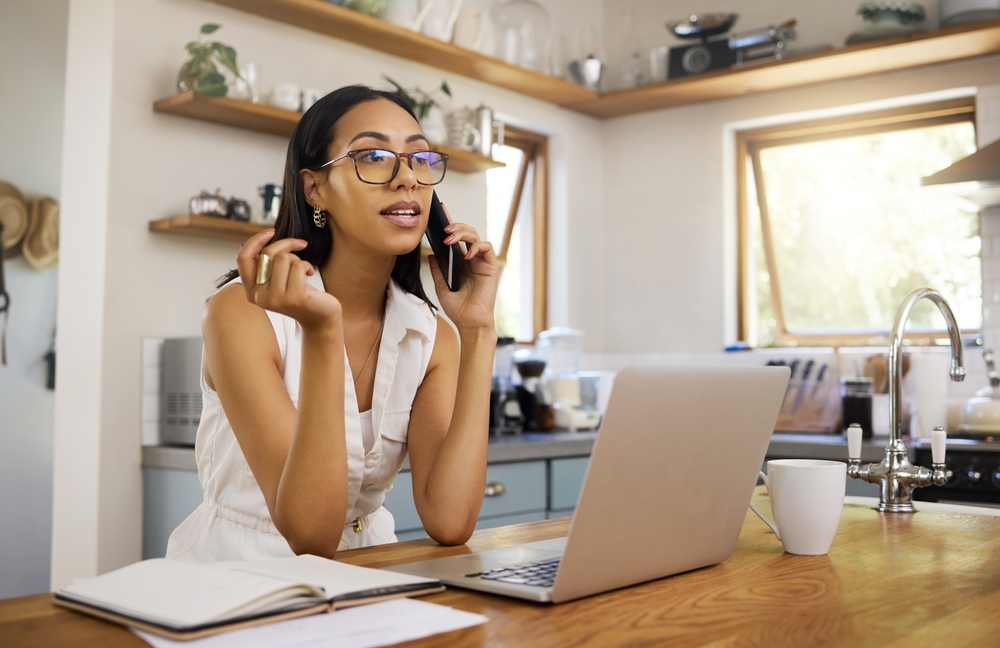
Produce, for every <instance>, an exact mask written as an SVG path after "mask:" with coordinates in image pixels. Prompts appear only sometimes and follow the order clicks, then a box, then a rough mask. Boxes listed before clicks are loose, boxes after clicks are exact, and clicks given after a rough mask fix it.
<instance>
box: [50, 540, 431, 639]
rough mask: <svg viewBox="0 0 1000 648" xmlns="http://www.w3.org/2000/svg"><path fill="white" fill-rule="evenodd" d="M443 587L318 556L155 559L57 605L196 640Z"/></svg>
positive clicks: (91, 583)
mask: <svg viewBox="0 0 1000 648" xmlns="http://www.w3.org/2000/svg"><path fill="white" fill-rule="evenodd" d="M443 589H444V587H443V586H442V585H441V582H440V581H438V580H436V579H432V578H423V577H419V576H409V575H406V574H395V573H392V572H386V571H382V570H378V569H369V568H367V567H357V566H355V565H348V564H345V563H340V562H336V561H333V560H327V559H325V558H319V557H317V556H309V555H302V556H295V557H292V558H275V559H272V560H257V561H241V562H225V563H213V564H193V563H185V562H179V561H176V560H166V559H163V558H155V559H152V560H144V561H142V562H138V563H135V564H132V565H129V566H127V567H123V568H121V569H117V570H115V571H112V572H108V573H107V574H103V575H101V576H97V577H96V578H87V579H79V580H77V581H75V582H74V583H73V584H72V585H69V586H68V587H64V588H62V589H61V590H59V591H57V592H56V595H55V596H56V601H55V602H56V605H60V606H62V607H66V608H70V609H72V610H77V611H79V612H84V613H86V614H90V615H93V616H96V617H100V618H102V619H105V620H108V621H113V622H115V623H120V624H122V625H128V626H133V627H136V628H139V629H142V630H146V631H149V632H154V633H156V634H160V635H163V636H166V637H170V638H172V639H197V638H199V637H204V636H207V635H211V634H215V633H218V632H224V631H226V630H234V629H236V628H242V627H246V626H249V625H254V624H258V623H269V622H271V621H277V620H281V619H288V618H293V617H298V616H305V615H308V614H316V613H319V612H332V611H333V610H335V609H337V608H342V607H348V606H352V605H363V604H365V603H374V602H376V601H382V600H385V599H389V598H396V597H400V596H421V595H423V594H430V593H432V592H439V591H441V590H443Z"/></svg>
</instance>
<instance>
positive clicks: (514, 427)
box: [490, 337, 523, 434]
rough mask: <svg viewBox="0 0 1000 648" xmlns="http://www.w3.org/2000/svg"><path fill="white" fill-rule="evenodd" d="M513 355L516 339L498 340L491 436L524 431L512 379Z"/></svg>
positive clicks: (492, 396)
mask: <svg viewBox="0 0 1000 648" xmlns="http://www.w3.org/2000/svg"><path fill="white" fill-rule="evenodd" d="M513 354H514V338H510V337H502V338H498V339H497V348H496V351H495V352H494V353H493V380H492V385H491V387H490V434H520V433H521V431H522V430H523V427H522V423H523V417H522V415H521V406H520V404H519V403H518V402H517V390H515V389H514V385H513V383H512V382H511V377H510V376H511V370H512V369H513Z"/></svg>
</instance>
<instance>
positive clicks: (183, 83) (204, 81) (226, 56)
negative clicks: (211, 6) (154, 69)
mask: <svg viewBox="0 0 1000 648" xmlns="http://www.w3.org/2000/svg"><path fill="white" fill-rule="evenodd" d="M219 27H221V25H215V24H212V23H206V24H204V25H202V26H201V31H200V33H199V34H198V40H195V41H191V42H190V43H188V44H187V45H185V49H187V51H188V54H190V55H191V58H190V59H189V60H188V61H187V62H185V63H184V65H182V66H181V69H180V72H178V73H177V89H178V90H180V91H181V92H186V91H188V90H194V91H195V92H197V93H200V94H203V95H205V96H207V97H224V96H226V92H227V91H228V86H227V84H226V77H225V76H224V75H223V74H222V72H220V71H219V67H218V66H219V65H221V66H222V67H224V68H225V69H227V70H229V71H230V72H231V73H232V74H233V76H234V77H236V78H237V79H242V78H243V77H242V76H241V75H240V70H239V68H238V67H237V66H236V50H235V49H233V48H232V47H230V46H229V45H226V44H225V43H219V42H217V41H213V42H211V43H210V42H208V41H206V40H205V36H207V35H209V34H212V33H214V32H215V31H216V30H217V29H219Z"/></svg>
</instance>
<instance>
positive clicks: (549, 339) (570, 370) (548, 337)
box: [538, 326, 583, 378]
mask: <svg viewBox="0 0 1000 648" xmlns="http://www.w3.org/2000/svg"><path fill="white" fill-rule="evenodd" d="M538 348H539V349H540V350H541V351H543V352H544V353H545V376H546V377H547V378H567V377H569V378H572V377H575V376H576V375H577V373H579V371H580V360H581V358H582V356H583V331H578V330H576V329H572V328H569V327H568V326H555V327H553V328H550V329H546V330H544V331H542V332H541V333H539V334H538Z"/></svg>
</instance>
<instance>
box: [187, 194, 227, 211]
mask: <svg viewBox="0 0 1000 648" xmlns="http://www.w3.org/2000/svg"><path fill="white" fill-rule="evenodd" d="M191 213H192V214H204V215H205V216H221V217H223V218H225V217H226V199H225V198H223V197H222V190H221V189H216V190H215V193H214V194H210V193H208V192H207V191H202V192H201V193H200V194H198V195H197V196H195V197H194V198H192V199H191Z"/></svg>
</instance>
